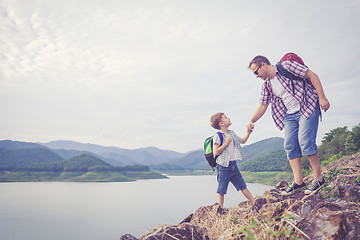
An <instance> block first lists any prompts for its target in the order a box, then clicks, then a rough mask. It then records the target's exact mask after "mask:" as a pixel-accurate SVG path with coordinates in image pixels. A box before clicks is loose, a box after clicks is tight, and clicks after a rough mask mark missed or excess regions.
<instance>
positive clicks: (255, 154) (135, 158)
mask: <svg viewBox="0 0 360 240" xmlns="http://www.w3.org/2000/svg"><path fill="white" fill-rule="evenodd" d="M283 145H284V139H283V138H279V137H275V138H269V139H265V140H262V141H259V142H256V143H253V144H250V145H246V146H243V152H244V155H245V159H246V161H245V162H239V167H240V166H241V165H244V168H242V169H243V170H246V171H248V170H249V169H251V171H253V169H257V170H256V171H266V170H270V169H274V168H276V169H277V170H278V171H280V170H281V169H284V167H285V168H288V166H285V165H288V162H287V160H286V157H285V155H284V150H283ZM1 146H3V147H7V149H6V150H4V149H5V148H3V150H2V155H1V154H0V167H9V166H11V164H13V166H12V167H15V168H16V167H19V166H20V167H24V166H28V165H31V164H29V163H26V161H25V160H24V159H27V158H30V156H33V155H34V154H32V153H31V152H27V153H25V152H26V151H29V149H43V152H47V154H50V153H52V154H53V156H57V157H56V158H53V157H48V162H46V161H45V160H44V159H43V160H41V159H37V160H36V159H28V160H29V162H32V164H38V163H51V162H56V161H60V160H63V159H69V158H70V159H71V158H73V157H76V156H79V155H81V154H90V155H92V156H93V157H95V158H98V159H100V160H102V161H104V162H106V163H107V164H111V165H113V166H127V165H136V164H139V165H146V166H150V168H151V169H153V170H166V169H167V170H175V169H176V170H209V169H211V168H210V167H209V165H208V163H207V161H206V159H205V157H204V151H203V149H199V150H195V151H191V152H188V153H185V154H184V153H178V152H174V151H168V150H161V149H158V148H156V147H147V148H140V149H134V150H129V149H123V148H118V147H104V146H100V145H95V144H84V143H77V142H72V141H54V142H49V143H41V144H40V143H39V144H36V143H24V142H14V141H9V140H5V141H0V147H1ZM24 148H26V149H27V150H26V151H25V149H24ZM10 150H12V151H15V150H21V151H20V153H21V152H22V154H23V155H22V156H21V157H16V158H17V159H18V161H20V160H19V159H22V160H21V161H23V162H22V163H21V164H18V163H15V162H16V161H13V160H9V159H14V158H15V157H14V156H13V155H14V153H12V155H11V154H10V153H11V152H9V151H10ZM24 151H25V152H24ZM34 151H35V150H34ZM36 151H40V150H36ZM49 152H50V153H49ZM20 153H19V154H20ZM43 154H45V153H43ZM269 154H270V155H269ZM7 155H9V156H10V158H9V157H6V159H4V156H7ZM267 155H268V156H267ZM1 156H3V157H1ZM11 156H12V157H11ZM9 161H10V162H11V161H13V163H11V164H10V163H9ZM44 161H45V162H44ZM14 164H15V165H14Z"/></svg>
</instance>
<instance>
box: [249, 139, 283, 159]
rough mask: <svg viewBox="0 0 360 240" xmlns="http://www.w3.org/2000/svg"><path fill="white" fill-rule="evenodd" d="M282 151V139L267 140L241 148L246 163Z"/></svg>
mask: <svg viewBox="0 0 360 240" xmlns="http://www.w3.org/2000/svg"><path fill="white" fill-rule="evenodd" d="M281 149H284V139H283V138H280V137H274V138H268V139H264V140H261V141H258V142H256V143H253V144H250V145H247V146H244V147H243V152H244V156H245V159H246V161H250V160H251V159H256V158H259V157H260V156H262V155H265V154H268V153H271V152H274V151H277V150H281Z"/></svg>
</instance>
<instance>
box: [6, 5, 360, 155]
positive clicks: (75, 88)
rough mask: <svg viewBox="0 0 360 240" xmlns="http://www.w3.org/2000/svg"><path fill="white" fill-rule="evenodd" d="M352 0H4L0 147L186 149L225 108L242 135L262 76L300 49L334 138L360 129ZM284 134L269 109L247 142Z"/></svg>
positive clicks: (358, 15)
mask: <svg viewBox="0 0 360 240" xmlns="http://www.w3.org/2000/svg"><path fill="white" fill-rule="evenodd" d="M359 23H360V1H358V0H343V1H333V0H330V1H329V0H317V1H313V0H304V1H295V0H278V1H268V0H258V1H247V0H221V1H220V0H152V1H148V0H52V1H48V0H37V1H36V0H27V1H23V0H0V32H1V38H0V111H1V118H0V140H5V139H9V140H14V141H26V142H49V141H55V140H71V141H76V142H81V143H92V144H98V145H103V146H116V147H120V148H127V149H138V148H144V147H149V146H155V147H157V148H160V149H163V150H173V151H177V152H188V151H192V150H197V149H201V148H202V147H203V142H204V140H205V138H206V137H208V136H210V135H212V134H214V133H215V132H216V130H215V129H213V128H212V127H211V126H210V121H209V120H210V116H211V115H212V114H214V113H217V112H224V113H225V114H226V115H227V116H229V117H230V118H231V121H232V123H233V124H232V126H231V129H233V130H234V131H235V132H236V133H237V134H238V135H239V136H240V137H241V136H243V135H245V132H246V125H247V123H248V122H249V120H250V118H251V117H252V115H253V114H254V112H255V110H256V108H257V106H258V105H259V99H260V90H261V85H262V80H261V79H257V78H255V76H254V74H253V73H252V72H251V71H250V70H249V69H248V64H249V62H250V61H251V60H252V58H253V57H255V56H256V55H263V56H266V57H268V59H269V60H270V61H271V62H272V63H276V62H277V61H279V59H280V58H281V57H282V56H283V55H284V54H285V53H287V52H295V53H297V54H298V55H299V56H300V57H301V58H302V59H303V60H304V62H305V64H306V65H307V66H309V68H310V69H311V70H312V71H314V72H315V73H316V74H317V75H318V76H319V78H320V80H321V83H322V85H323V88H324V91H325V94H326V96H327V98H328V99H329V101H330V104H331V107H330V109H329V110H328V111H327V112H326V113H323V119H322V122H321V123H320V125H319V130H318V138H317V141H318V143H321V139H322V138H323V137H324V135H325V133H327V132H329V131H330V130H332V129H334V128H337V127H343V126H348V129H349V130H351V128H352V127H353V126H354V125H357V124H359V123H360V107H359V106H358V105H357V103H359V102H360V95H359V90H360V81H359V69H360V68H359V66H358V63H359V62H360V28H359V26H358V25H359ZM271 137H283V132H281V131H279V130H278V129H277V128H276V127H275V124H274V123H273V120H272V118H271V113H270V108H269V109H268V111H267V112H266V113H265V115H264V116H263V117H262V118H261V119H260V120H259V121H258V122H256V123H255V129H254V131H253V133H252V134H251V136H250V138H249V140H248V142H247V144H251V143H254V142H256V141H259V140H263V139H266V138H271Z"/></svg>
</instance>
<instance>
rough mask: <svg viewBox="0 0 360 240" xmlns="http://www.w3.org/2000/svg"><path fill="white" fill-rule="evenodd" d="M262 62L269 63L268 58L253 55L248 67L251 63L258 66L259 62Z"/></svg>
mask: <svg viewBox="0 0 360 240" xmlns="http://www.w3.org/2000/svg"><path fill="white" fill-rule="evenodd" d="M262 63H266V64H267V65H271V63H270V61H269V59H267V58H266V57H264V56H260V55H259V56H256V57H254V59H253V60H251V62H250V64H249V68H250V67H251V65H252V64H255V65H256V66H260V64H262Z"/></svg>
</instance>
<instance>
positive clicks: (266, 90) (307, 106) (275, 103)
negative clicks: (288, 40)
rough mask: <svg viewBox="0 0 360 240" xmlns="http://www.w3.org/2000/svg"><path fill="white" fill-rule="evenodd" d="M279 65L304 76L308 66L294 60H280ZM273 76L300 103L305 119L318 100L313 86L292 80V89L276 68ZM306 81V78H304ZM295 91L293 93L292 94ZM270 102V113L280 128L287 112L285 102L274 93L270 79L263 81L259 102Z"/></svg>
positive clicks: (288, 80)
mask: <svg viewBox="0 0 360 240" xmlns="http://www.w3.org/2000/svg"><path fill="white" fill-rule="evenodd" d="M281 65H282V66H283V67H284V68H285V69H286V70H287V71H289V72H291V73H293V74H294V75H296V76H298V77H301V78H304V76H305V73H306V71H307V70H308V68H307V67H306V66H304V65H301V64H299V63H297V62H294V61H286V62H282V63H281ZM274 67H275V70H276V75H275V77H276V78H277V79H278V80H279V81H280V83H281V85H282V86H283V87H284V88H285V89H286V91H288V92H289V93H290V94H291V95H292V96H294V97H295V98H296V100H297V101H299V103H300V113H301V115H302V116H304V117H305V118H306V119H308V118H309V117H310V115H311V114H312V113H313V112H314V110H315V108H316V104H317V102H318V99H319V97H318V94H317V92H316V90H315V88H314V87H313V86H312V85H310V84H305V86H304V82H302V81H296V80H293V84H294V89H293V86H292V84H291V80H290V79H289V78H286V77H283V76H281V75H280V74H279V72H278V71H277V69H276V66H274ZM305 81H307V80H305ZM294 93H295V94H294ZM269 103H271V115H272V118H273V120H274V122H275V125H276V126H277V127H278V128H279V129H280V130H282V129H283V128H284V117H285V114H286V112H287V109H286V107H285V104H284V103H283V101H282V100H281V98H280V97H277V96H275V95H274V93H273V91H272V88H271V83H270V81H265V82H264V84H263V86H262V89H261V98H260V104H262V105H266V104H269Z"/></svg>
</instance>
